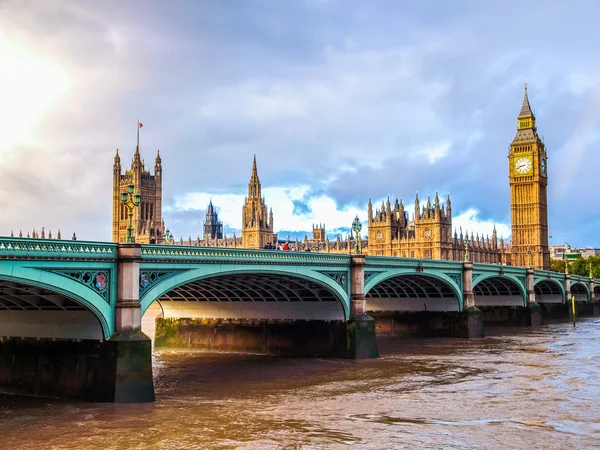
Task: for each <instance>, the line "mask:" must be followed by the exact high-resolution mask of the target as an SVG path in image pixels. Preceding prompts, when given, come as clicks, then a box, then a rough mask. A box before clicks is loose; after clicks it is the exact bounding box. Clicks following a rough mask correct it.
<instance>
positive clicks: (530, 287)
mask: <svg viewBox="0 0 600 450" xmlns="http://www.w3.org/2000/svg"><path fill="white" fill-rule="evenodd" d="M534 273H535V271H534V270H533V269H531V268H529V269H527V281H526V286H525V288H526V291H527V309H528V310H529V321H528V322H529V325H530V326H532V327H538V326H540V325H541V324H542V307H541V306H540V305H539V304H538V303H537V302H536V300H535V288H534V282H535V280H534Z"/></svg>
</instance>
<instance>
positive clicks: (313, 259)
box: [142, 244, 350, 266]
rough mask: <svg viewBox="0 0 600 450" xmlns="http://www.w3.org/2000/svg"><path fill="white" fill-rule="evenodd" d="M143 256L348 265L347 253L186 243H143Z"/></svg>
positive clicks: (193, 259)
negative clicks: (181, 244) (208, 245)
mask: <svg viewBox="0 0 600 450" xmlns="http://www.w3.org/2000/svg"><path fill="white" fill-rule="evenodd" d="M142 260H147V261H182V262H184V261H185V262H190V261H192V262H194V261H198V262H215V261H220V262H232V263H234V262H251V263H258V264H264V263H277V264H299V265H336V266H349V265H350V255H339V254H330V253H309V252H292V251H281V250H251V249H240V248H219V247H193V246H192V247H189V246H179V245H151V244H149V245H142Z"/></svg>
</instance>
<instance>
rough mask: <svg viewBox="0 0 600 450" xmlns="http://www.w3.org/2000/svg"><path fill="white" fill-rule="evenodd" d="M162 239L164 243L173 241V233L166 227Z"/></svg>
mask: <svg viewBox="0 0 600 450" xmlns="http://www.w3.org/2000/svg"><path fill="white" fill-rule="evenodd" d="M163 241H164V243H165V244H170V243H171V242H173V233H171V232H170V231H169V229H168V228H167V229H166V230H165V234H163Z"/></svg>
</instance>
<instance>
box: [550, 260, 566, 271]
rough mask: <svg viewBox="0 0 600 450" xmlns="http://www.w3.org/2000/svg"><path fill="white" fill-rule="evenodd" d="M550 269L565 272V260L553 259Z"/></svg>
mask: <svg viewBox="0 0 600 450" xmlns="http://www.w3.org/2000/svg"><path fill="white" fill-rule="evenodd" d="M550 270H552V271H553V272H559V273H565V262H564V261H563V260H562V259H551V260H550Z"/></svg>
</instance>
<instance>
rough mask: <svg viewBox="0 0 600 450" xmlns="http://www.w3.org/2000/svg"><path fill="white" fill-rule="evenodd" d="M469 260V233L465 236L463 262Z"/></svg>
mask: <svg viewBox="0 0 600 450" xmlns="http://www.w3.org/2000/svg"><path fill="white" fill-rule="evenodd" d="M467 261H469V235H468V234H467V237H466V238H465V262H467Z"/></svg>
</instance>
